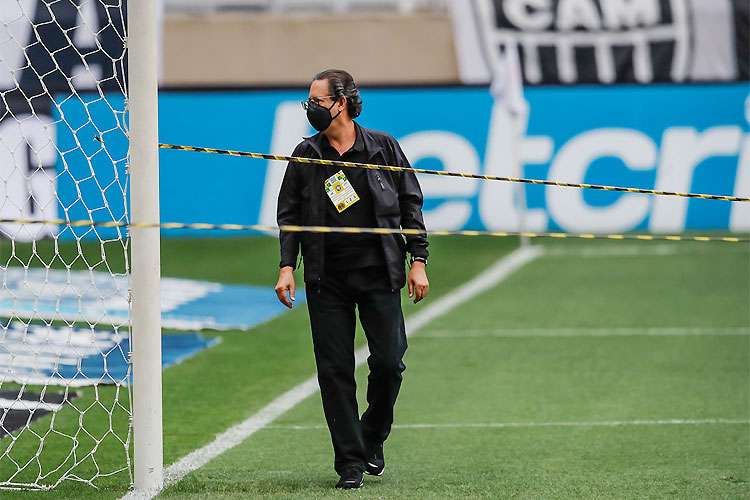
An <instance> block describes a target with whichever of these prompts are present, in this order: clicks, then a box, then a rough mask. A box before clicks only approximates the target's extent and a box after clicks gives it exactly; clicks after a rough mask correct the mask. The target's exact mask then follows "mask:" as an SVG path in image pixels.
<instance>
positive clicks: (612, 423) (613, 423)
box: [266, 418, 750, 431]
mask: <svg viewBox="0 0 750 500" xmlns="http://www.w3.org/2000/svg"><path fill="white" fill-rule="evenodd" d="M644 425H750V420H742V419H732V418H706V419H682V418H670V419H663V420H604V421H591V422H480V423H465V424H458V423H456V424H394V425H393V428H394V429H489V428H495V429H506V428H530V427H629V426H644ZM266 429H269V430H272V429H281V430H292V431H306V430H318V429H326V426H325V425H321V424H311V425H294V424H288V425H285V424H274V425H269V426H267V427H266Z"/></svg>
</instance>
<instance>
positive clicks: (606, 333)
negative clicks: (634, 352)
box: [420, 326, 750, 339]
mask: <svg viewBox="0 0 750 500" xmlns="http://www.w3.org/2000/svg"><path fill="white" fill-rule="evenodd" d="M639 336H648V337H699V336H707V337H747V336H750V327H747V326H736V327H725V328H701V327H689V326H685V327H679V326H670V327H650V328H649V327H645V328H591V327H581V328H487V329H480V328H474V329H469V330H461V331H458V330H447V329H445V330H444V329H436V330H429V331H428V332H424V333H423V334H421V335H420V338H422V339H427V338H431V339H471V338H489V337H492V338H538V337H545V338H549V337H568V338H570V337H578V338H580V337H639Z"/></svg>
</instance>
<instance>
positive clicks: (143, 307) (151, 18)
mask: <svg viewBox="0 0 750 500" xmlns="http://www.w3.org/2000/svg"><path fill="white" fill-rule="evenodd" d="M129 2H130V3H129V5H128V7H129V8H128V38H127V40H128V44H127V45H128V111H129V125H130V129H129V132H130V175H131V191H130V211H131V214H132V222H133V223H135V224H138V223H154V222H159V149H158V148H159V144H158V117H157V113H158V98H157V75H158V50H157V43H158V39H159V38H158V29H159V27H158V21H159V16H158V3H159V2H157V1H154V0H129ZM130 234H131V240H132V248H131V253H132V259H133V261H132V262H133V264H132V265H133V268H132V276H131V283H132V297H131V306H132V311H131V312H132V318H131V325H132V333H131V337H132V348H133V357H132V364H133V365H132V366H133V438H134V441H133V443H134V446H133V451H134V465H135V474H134V476H135V488H136V490H158V489H161V487H162V486H163V484H164V477H163V475H164V473H163V457H162V455H163V449H162V391H161V307H160V302H159V300H160V299H159V297H160V293H159V290H160V286H159V285H160V275H161V271H160V248H159V235H160V230H159V228H158V227H151V228H137V227H135V228H132V230H131V232H130Z"/></svg>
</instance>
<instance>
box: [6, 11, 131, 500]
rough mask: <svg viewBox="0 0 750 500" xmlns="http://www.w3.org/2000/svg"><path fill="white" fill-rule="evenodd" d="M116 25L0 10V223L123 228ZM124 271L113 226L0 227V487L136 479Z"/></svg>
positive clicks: (99, 15)
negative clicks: (84, 222) (77, 223)
mask: <svg viewBox="0 0 750 500" xmlns="http://www.w3.org/2000/svg"><path fill="white" fill-rule="evenodd" d="M125 19H126V12H125V5H124V3H123V1H118V0H4V1H3V2H2V7H1V8H0V97H1V99H0V218H3V219H9V218H10V219H13V218H20V219H35V220H50V219H56V218H61V219H64V220H77V219H88V220H91V221H116V222H127V219H128V213H127V179H128V177H127V169H126V160H127V145H128V141H127V130H126V124H125V122H126V103H127V100H126V95H127V94H126V87H125V78H124V75H125V73H126V68H125V61H126V59H125ZM95 137H98V138H99V139H100V141H97V140H95ZM128 270H129V265H128V239H127V234H126V232H125V230H123V229H121V228H106V229H102V228H94V227H79V228H71V227H70V226H67V225H64V224H63V225H59V226H58V225H49V224H4V225H1V226H0V487H2V488H40V489H46V488H52V487H55V486H56V485H58V484H60V483H61V482H62V481H66V480H74V481H81V482H85V483H89V484H92V485H97V486H98V485H100V484H102V483H106V481H111V480H114V479H113V478H116V480H117V481H120V482H122V481H123V480H126V481H130V482H131V483H132V472H131V467H130V459H129V447H130V436H131V423H130V422H131V418H130V417H131V410H130V408H131V404H130V391H129V384H128V381H129V378H130V363H129V358H130V356H129V351H130V348H129V346H130V343H129V331H130V329H129V280H128V276H129V273H128Z"/></svg>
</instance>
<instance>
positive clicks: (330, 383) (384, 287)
mask: <svg viewBox="0 0 750 500" xmlns="http://www.w3.org/2000/svg"><path fill="white" fill-rule="evenodd" d="M302 105H303V107H304V109H305V110H306V111H307V117H308V119H309V121H310V124H311V125H312V126H313V127H314V128H315V129H316V130H318V134H316V135H314V136H312V137H308V138H306V139H305V140H303V141H302V142H301V143H300V144H299V145H298V146H297V147H296V148H295V150H294V153H293V156H301V157H306V158H322V159H326V160H343V161H350V162H359V163H376V164H381V165H398V166H404V167H408V166H409V162H408V160H407V159H406V157H405V156H404V153H403V151H402V150H401V147H400V146H399V144H398V142H396V140H395V139H394V138H393V137H391V136H389V135H387V134H384V133H382V132H376V131H373V130H368V129H366V128H364V127H361V126H360V125H359V124H357V123H356V122H354V121H353V119H354V118H356V117H357V116H359V114H360V112H361V110H362V99H361V97H360V95H359V90H358V89H357V86H356V84H355V83H354V79H353V78H352V76H351V75H350V74H349V73H347V72H345V71H341V70H327V71H323V72H322V73H319V74H318V75H316V76H315V78H314V80H313V82H312V84H311V85H310V93H309V98H308V99H307V100H306V101H304V102H303V103H302ZM277 219H278V223H279V225H287V224H291V225H315V226H318V225H321V226H322V225H327V226H334V227H388V228H414V229H422V230H423V229H424V227H425V226H424V221H423V218H422V191H421V189H420V187H419V183H418V182H417V178H416V176H415V175H414V174H413V173H411V172H386V171H379V170H366V169H360V168H341V167H330V166H323V165H314V166H311V165H306V164H294V163H290V164H289V165H288V166H287V169H286V173H285V174H284V180H283V182H282V185H281V190H280V192H279V202H278V209H277ZM279 240H280V244H281V263H280V271H279V281H278V283H277V284H276V294H277V295H278V297H279V300H280V301H281V302H282V303H284V304H285V305H286V306H287V307H290V308H291V307H292V302H293V301H294V295H295V282H294V269H295V268H296V265H297V257H298V253H299V250H300V246H301V249H302V257H303V259H304V264H305V266H304V268H305V270H304V279H305V288H306V293H307V306H308V312H309V315H310V326H311V329H312V337H313V346H314V351H315V362H316V365H317V369H318V383H319V385H320V394H321V398H322V400H323V410H324V413H325V416H326V421H327V422H328V429H329V431H330V433H331V440H332V442H333V449H334V455H335V459H334V466H335V469H336V472H337V473H338V474H339V476H340V480H339V482H338V483H337V484H336V487H337V488H359V487H361V486H362V484H363V472H367V473H368V474H372V475H378V476H379V475H381V474H382V473H383V471H384V469H385V458H384V456H383V442H384V441H385V440H386V438H387V437H388V434H389V433H390V430H391V424H392V423H393V407H394V405H395V403H396V397H397V395H398V391H399V388H400V386H401V380H402V372H403V371H404V369H405V368H406V367H405V365H404V363H403V361H402V358H403V356H404V353H405V352H406V331H405V329H404V318H403V313H402V311H401V293H400V290H401V288H403V286H404V284H405V283H408V290H409V297H412V298H413V300H414V302H415V303H416V302H419V301H420V300H422V299H423V298H424V297H425V296H426V295H427V291H428V289H429V284H428V281H427V274H426V271H425V266H426V263H427V238H426V237H425V236H424V235H419V236H408V237H406V238H404V237H403V236H401V235H398V234H396V235H374V234H341V233H331V234H320V233H290V232H282V233H281V234H280V237H279ZM407 252H408V253H409V254H410V255H411V268H410V271H409V274H408V277H407V276H406V273H405V269H404V267H405V266H404V262H405V259H406V254H407ZM355 308H356V309H358V310H359V319H360V322H361V324H362V328H363V330H364V332H365V336H366V337H367V342H368V346H369V350H370V356H369V357H368V359H367V363H368V366H369V368H370V375H369V378H368V386H367V402H368V408H367V410H366V411H365V412H364V413H363V414H362V418H361V420H360V416H359V412H358V408H357V399H356V383H355V380H354V364H355V363H354V331H355V324H356V319H355Z"/></svg>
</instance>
